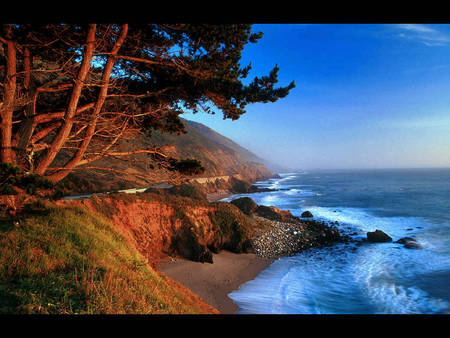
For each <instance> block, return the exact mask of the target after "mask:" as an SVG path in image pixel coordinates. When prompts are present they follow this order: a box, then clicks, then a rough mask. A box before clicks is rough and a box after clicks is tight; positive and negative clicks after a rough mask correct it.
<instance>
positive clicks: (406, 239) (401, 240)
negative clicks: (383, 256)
mask: <svg viewBox="0 0 450 338" xmlns="http://www.w3.org/2000/svg"><path fill="white" fill-rule="evenodd" d="M408 242H416V239H415V238H412V237H402V238H400V239H399V240H398V241H395V242H394V243H399V244H406V243H408Z"/></svg>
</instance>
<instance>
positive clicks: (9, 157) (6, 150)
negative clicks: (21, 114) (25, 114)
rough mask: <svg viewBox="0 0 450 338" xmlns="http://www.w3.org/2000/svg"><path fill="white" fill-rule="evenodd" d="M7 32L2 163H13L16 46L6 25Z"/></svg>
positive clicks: (0, 141) (0, 115)
mask: <svg viewBox="0 0 450 338" xmlns="http://www.w3.org/2000/svg"><path fill="white" fill-rule="evenodd" d="M5 31H6V37H7V39H8V40H7V41H6V48H7V52H6V77H5V83H4V88H5V96H4V99H3V104H2V106H1V108H0V119H1V121H0V131H1V138H0V161H1V162H2V163H12V162H13V151H12V147H11V145H12V118H13V112H14V98H15V94H16V78H17V74H16V58H17V56H16V46H15V44H14V41H12V37H11V26H10V25H5Z"/></svg>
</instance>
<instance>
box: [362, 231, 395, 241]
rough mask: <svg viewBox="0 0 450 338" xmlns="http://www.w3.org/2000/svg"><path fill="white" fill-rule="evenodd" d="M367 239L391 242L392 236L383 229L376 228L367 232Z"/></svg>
mask: <svg viewBox="0 0 450 338" xmlns="http://www.w3.org/2000/svg"><path fill="white" fill-rule="evenodd" d="M367 240H368V241H369V242H391V241H392V238H391V237H390V236H389V235H387V234H386V233H384V232H383V231H381V230H378V229H376V230H375V231H373V232H370V231H369V232H368V233H367Z"/></svg>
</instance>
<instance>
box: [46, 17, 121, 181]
mask: <svg viewBox="0 0 450 338" xmlns="http://www.w3.org/2000/svg"><path fill="white" fill-rule="evenodd" d="M127 32H128V25H127V24H124V25H123V27H122V32H121V34H120V37H119V38H118V39H117V41H116V43H115V44H114V47H113V49H112V51H111V55H110V57H109V58H108V61H107V62H106V65H105V68H104V70H103V75H102V85H101V87H100V92H99V94H98V98H97V102H96V103H95V106H94V111H93V113H92V120H91V121H90V122H89V126H88V128H87V130H86V134H85V137H84V140H83V142H82V143H81V145H80V147H79V148H78V150H77V152H76V153H75V155H74V156H73V158H72V159H71V160H70V161H69V162H67V163H66V165H65V166H64V169H65V170H62V171H59V172H57V173H55V174H52V175H49V176H48V177H47V178H48V179H50V180H51V181H54V182H58V181H60V180H62V179H63V178H64V177H66V176H67V175H68V174H69V173H70V171H71V170H72V169H73V168H74V167H75V166H76V165H78V164H79V162H80V161H81V159H82V158H83V155H84V153H85V152H86V150H87V147H88V146H89V143H90V142H91V140H92V136H93V135H94V132H95V127H96V125H97V119H98V115H99V113H100V110H101V109H102V107H103V103H104V102H105V99H106V95H107V93H108V87H109V78H110V76H111V72H112V69H113V67H114V63H115V58H116V55H117V52H118V51H119V49H120V46H121V45H122V43H123V42H124V40H125V37H126V35H127Z"/></svg>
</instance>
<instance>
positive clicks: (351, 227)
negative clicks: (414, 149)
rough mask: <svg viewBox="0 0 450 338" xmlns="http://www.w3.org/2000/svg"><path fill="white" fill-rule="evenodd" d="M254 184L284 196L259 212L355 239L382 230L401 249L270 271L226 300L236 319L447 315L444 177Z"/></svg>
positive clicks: (449, 264)
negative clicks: (410, 242) (327, 225)
mask: <svg viewBox="0 0 450 338" xmlns="http://www.w3.org/2000/svg"><path fill="white" fill-rule="evenodd" d="M280 176H281V178H279V179H270V180H268V181H265V182H259V183H258V185H259V186H261V187H270V188H282V189H284V190H279V191H273V192H263V193H256V194H245V195H235V196H232V197H230V198H229V199H228V200H231V199H234V198H237V197H238V196H249V197H251V198H252V199H254V200H255V202H256V203H258V204H262V205H273V206H276V207H280V208H282V209H289V210H291V212H292V214H293V215H296V216H300V214H301V213H302V212H303V211H305V210H309V211H311V212H312V214H313V215H314V217H315V219H318V220H325V221H328V222H331V221H332V222H334V221H338V222H339V224H338V228H339V229H341V230H342V231H344V232H346V233H347V234H350V235H351V236H352V237H353V238H355V239H358V238H363V237H366V233H367V232H368V231H374V230H375V229H380V230H382V231H384V232H386V233H387V234H389V235H390V236H391V237H392V238H393V241H396V240H398V239H400V238H402V237H405V236H408V237H415V238H416V240H417V242H418V243H419V244H420V245H421V246H422V249H419V250H415V249H407V248H405V247H404V246H403V245H401V244H397V243H393V242H390V243H367V244H363V245H361V246H357V245H354V244H337V245H334V246H331V247H326V248H314V249H310V250H306V251H304V252H302V253H299V254H297V255H295V256H292V257H284V258H281V259H280V260H277V261H275V262H274V263H273V264H272V265H271V266H269V267H268V268H267V269H266V270H264V271H263V272H261V273H260V274H259V275H258V276H257V277H256V278H255V279H254V280H252V281H250V282H247V283H246V284H244V285H242V286H241V287H240V289H239V290H237V291H234V292H233V293H231V294H230V295H229V296H230V298H232V299H233V301H234V302H235V303H236V304H237V305H238V306H239V307H240V310H239V311H238V313H242V314H245V313H252V314H258V313H264V314H270V313H279V314H404V313H414V314H433V313H450V215H449V210H450V169H395V170H322V171H308V172H305V173H286V174H280Z"/></svg>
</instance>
